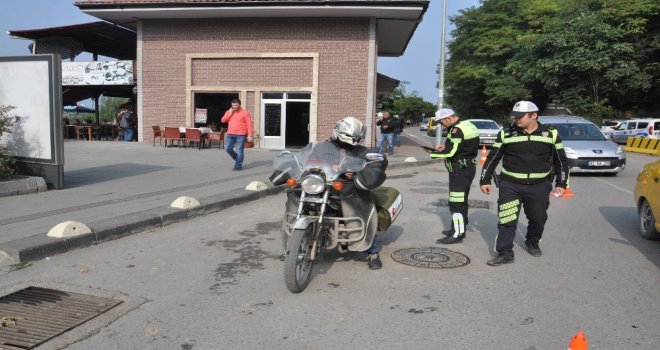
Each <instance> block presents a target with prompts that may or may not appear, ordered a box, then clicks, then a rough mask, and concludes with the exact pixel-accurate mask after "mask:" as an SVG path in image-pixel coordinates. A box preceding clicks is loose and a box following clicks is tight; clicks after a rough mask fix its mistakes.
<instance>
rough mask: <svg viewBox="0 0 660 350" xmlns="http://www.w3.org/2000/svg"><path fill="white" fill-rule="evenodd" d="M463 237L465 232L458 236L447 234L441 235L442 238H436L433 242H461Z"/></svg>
mask: <svg viewBox="0 0 660 350" xmlns="http://www.w3.org/2000/svg"><path fill="white" fill-rule="evenodd" d="M464 238H465V234H462V235H460V236H458V237H454V236H447V237H443V238H440V239H438V240H436V241H435V243H438V244H456V243H461V242H463V239H464Z"/></svg>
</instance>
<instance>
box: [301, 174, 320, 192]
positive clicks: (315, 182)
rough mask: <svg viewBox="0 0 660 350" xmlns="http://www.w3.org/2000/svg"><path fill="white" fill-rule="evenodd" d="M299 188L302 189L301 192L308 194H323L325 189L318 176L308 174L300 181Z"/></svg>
mask: <svg viewBox="0 0 660 350" xmlns="http://www.w3.org/2000/svg"><path fill="white" fill-rule="evenodd" d="M300 187H302V190H303V191H305V192H307V193H309V194H317V193H321V192H323V190H324V189H325V182H324V181H323V177H321V176H320V175H317V174H309V175H307V176H305V178H304V179H303V180H302V183H301V184H300Z"/></svg>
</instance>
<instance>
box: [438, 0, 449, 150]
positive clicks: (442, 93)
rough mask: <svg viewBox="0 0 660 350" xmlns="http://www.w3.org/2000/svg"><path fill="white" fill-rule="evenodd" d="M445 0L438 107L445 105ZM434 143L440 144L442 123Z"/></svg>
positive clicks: (445, 6)
mask: <svg viewBox="0 0 660 350" xmlns="http://www.w3.org/2000/svg"><path fill="white" fill-rule="evenodd" d="M446 20H447V0H442V37H441V38H440V74H439V78H438V109H440V108H443V107H444V105H445V56H446V54H445V37H446V36H447V35H446V31H447V23H446ZM435 144H436V145H442V144H443V142H442V124H440V123H438V126H437V127H436V128H435Z"/></svg>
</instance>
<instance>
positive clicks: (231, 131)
mask: <svg viewBox="0 0 660 350" xmlns="http://www.w3.org/2000/svg"><path fill="white" fill-rule="evenodd" d="M221 122H222V123H229V127H228V128H227V136H226V139H225V151H227V153H228V154H229V156H230V157H231V158H232V159H233V160H234V161H235V163H234V168H233V170H235V171H241V170H243V149H244V147H245V140H246V139H247V140H248V141H249V142H252V137H253V135H254V129H253V127H252V116H251V115H250V112H248V111H246V110H245V109H243V108H241V100H239V99H233V100H231V108H229V109H228V110H227V112H225V115H223V116H222V119H221ZM234 145H236V151H234Z"/></svg>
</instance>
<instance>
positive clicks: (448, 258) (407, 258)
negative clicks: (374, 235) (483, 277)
mask: <svg viewBox="0 0 660 350" xmlns="http://www.w3.org/2000/svg"><path fill="white" fill-rule="evenodd" d="M392 259H394V261H396V262H399V263H402V264H405V265H410V266H416V267H425V268H428V269H449V268H452V267H461V266H465V265H467V264H469V263H470V258H468V257H467V256H465V255H463V254H461V253H457V252H455V251H452V250H449V249H446V248H436V247H430V248H406V249H399V250H397V251H395V252H394V253H392Z"/></svg>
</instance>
